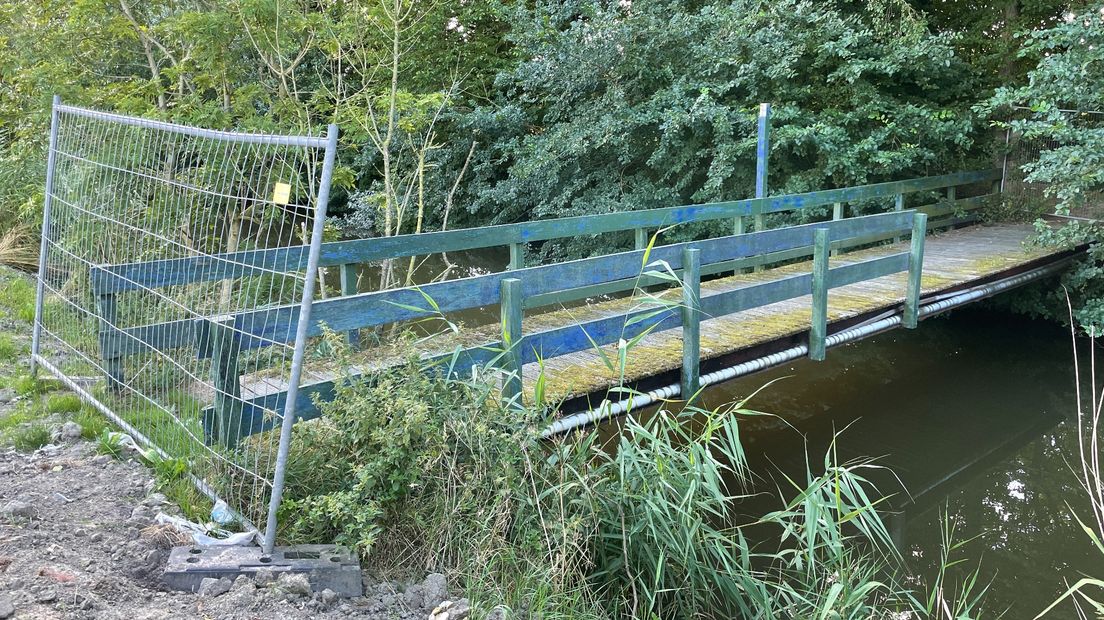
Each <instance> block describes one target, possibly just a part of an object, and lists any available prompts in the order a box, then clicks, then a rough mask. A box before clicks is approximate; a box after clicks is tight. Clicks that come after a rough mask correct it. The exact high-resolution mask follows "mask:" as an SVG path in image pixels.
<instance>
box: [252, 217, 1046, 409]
mask: <svg viewBox="0 0 1104 620" xmlns="http://www.w3.org/2000/svg"><path fill="white" fill-rule="evenodd" d="M1031 235H1032V227H1031V226H1030V225H1013V224H1002V225H985V226H972V227H968V228H961V229H958V230H954V231H950V232H946V233H941V234H936V235H931V236H929V237H928V238H927V241H926V247H925V249H924V269H923V278H922V281H921V293H922V295H925V296H928V295H933V294H938V293H940V292H942V291H946V290H948V289H952V288H955V287H960V286H963V285H968V284H970V283H972V282H975V281H979V280H982V279H986V278H989V277H992V276H996V275H999V274H1001V273H1004V272H1008V271H1011V270H1014V269H1016V268H1017V267H1020V266H1022V265H1025V264H1027V263H1030V262H1033V261H1036V260H1039V259H1043V258H1045V257H1047V256H1048V255H1051V254H1055V253H1057V251H1056V250H1053V249H1047V248H1040V247H1037V246H1032V245H1027V244H1025V241H1027V240H1028V239H1029V238H1030V237H1031ZM909 250H910V248H909V243H908V242H907V241H906V242H904V243H900V244H893V245H885V246H880V247H876V248H871V249H866V250H861V251H856V252H850V253H844V254H840V255H837V256H833V257H832V258H831V261H830V268H831V269H832V270H839V269H840V268H842V267H845V266H847V265H856V264H858V263H862V262H864V261H867V262H869V261H871V260H875V259H884V260H885V261H891V262H893V263H894V264H896V263H897V262H898V261H901V260H907V256H904V257H902V256H901V255H902V253H907V252H909ZM890 257H892V258H890ZM878 262H882V261H878ZM886 264H887V265H889V264H890V263H888V262H887V263H886ZM811 272H812V263H811V261H805V262H800V263H794V264H790V265H786V266H783V267H778V268H774V269H768V270H764V271H759V272H753V273H740V274H736V275H732V276H729V277H725V278H720V279H714V280H708V281H705V282H702V283H701V293H700V294H701V298H702V300H703V302H704V301H705V300H706V299H708V298H709V297H712V296H717V295H720V294H722V293H726V292H731V291H735V290H737V289H741V288H746V287H748V286H749V285H756V284H764V283H773V282H782V281H784V280H791V281H792V280H793V279H794V278H795V277H801V278H809V277H811ZM907 277H908V274H907V272H899V273H894V274H892V275H888V276H884V277H880V278H877V279H873V280H866V281H861V282H858V283H850V284H846V285H844V286H839V287H838V288H833V289H832V290H831V291H829V293H828V312H827V315H828V316H827V321H828V325H829V327H828V331H829V332H831V331H832V327H831V326H832V324H834V323H838V322H840V321H845V320H847V319H850V318H853V317H856V316H860V315H863V314H867V313H871V312H876V311H879V310H887V309H899V308H900V306H901V305H902V303H903V302H904V300H905V295H906V289H907V285H908V282H907ZM662 296H663V298H665V299H671V300H673V301H676V302H677V301H678V300H680V299H681V291H680V290H678V289H670V290H668V291H666V292H664V293H663V294H662ZM654 307H655V306H654V305H653V306H649V305H647V304H646V303H645V302H644V301H643V300H642V299H641V297H640V296H637V297H626V298H620V299H612V300H606V301H602V302H599V303H595V304H591V305H587V306H583V307H575V308H568V309H556V310H552V311H549V312H544V313H540V314H536V313H533V314H527V315H526V316H525V319H524V322H523V333H524V334H525V335H526V336H528V335H531V334H534V333H536V332H541V331H547V330H552V329H557V328H567V327H569V326H571V325H577V324H579V323H589V322H599V321H602V320H603V319H610V318H611V317H616V316H619V315H624V314H626V313H629V312H633V311H634V310H639V311H645V310H647V309H648V308H654ZM706 308H707V307H706ZM706 308H703V312H702V317H701V319H702V321H701V327H700V350H701V357H702V359H703V360H709V359H714V358H717V357H721V356H725V355H729V354H733V353H738V352H739V351H741V350H744V349H749V348H752V347H756V346H760V345H766V344H769V343H772V342H776V341H777V342H781V341H783V340H784V339H786V338H788V337H791V336H794V335H796V334H802V333H806V332H808V331H809V329H810V327H811V325H812V307H811V296H810V295H804V296H802V297H798V298H794V299H789V300H786V301H782V302H776V303H770V304H768V305H764V306H761V307H756V308H752V309H748V310H744V311H741V312H737V313H735V314H730V315H727V316H722V317H711V316H710V314H709V312H708V311H707V309H706ZM675 312H676V313H677V310H676V311H675ZM676 323H677V322H676ZM500 329H501V326H500V325H499V324H498V323H494V324H490V325H483V326H476V327H470V328H464V329H462V330H461V331H460V332H459V333H458V334H451V333H450V334H445V335H443V336H441V337H438V338H434V339H431V340H427V341H425V342H422V343H420V344H419V345H418V347H419V348H420V349H421V350H422V352H423V353H425V354H426V355H432V354H440V353H441V352H447V351H451V350H453V349H456V348H457V347H467V346H472V345H476V344H479V343H482V342H489V341H494V340H497V339H499V338H500V337H501V331H500ZM603 350H604V351H605V358H606V359H612V360H616V359H617V357H618V356H617V345H616V344H611V345H607V346H604V347H603ZM522 354H523V357H524V358H526V359H527V360H531V359H532V357H533V354H532V352H523V353H522ZM490 355H493V354H490ZM682 355H683V346H682V329H681V328H680V327H673V328H670V329H663V330H662V331H655V332H652V333H650V334H648V335H646V336H644V338H643V339H642V340H641V341H640V342H639V343H638V344H637V345H636V346H635V347H634V349H633V350H632V351H631V352H630V353H629V355H628V364H627V366H626V368H625V372H624V376H625V381H626V383H633V382H635V381H638V380H641V379H645V378H648V377H652V376H655V375H658V374H661V373H666V372H671V371H677V370H678V369H679V368H680V367H681V365H682ZM401 359H402V357H401V356H400V355H398V354H397V353H396V351H394V350H388V349H387V348H379V347H376V348H371V349H369V350H367V351H365V352H364V358H363V364H362V365H361V366H359V368H360V369H362V370H367V369H371V368H381V367H385V366H388V365H392V364H395V363H398V362H399V361H401ZM539 372H540V368H539V366H538V364H536V363H534V362H532V361H529V362H528V363H526V364H525V365H524V367H523V371H522V374H523V382H524V387H523V393H524V394H525V396H526V397H527V398H528V397H531V394H532V386H533V384H534V382H535V380H536V378H537V376H538V374H539ZM544 372H545V381H546V386H545V389H546V393H547V395H548V397H549V398H550V399H553V400H558V399H566V398H571V397H576V396H583V395H587V394H593V393H599V392H602V391H604V390H606V389H608V388H610V387H613V386H615V385H617V384H618V381H619V377H618V375H619V370H618V369H616V368H615V369H610V368H609V367H607V365H606V362H605V360H604V359H603V356H602V355H600V354H599V353H598V352H597V351H595V350H593V349H589V348H588V349H587V350H583V351H579V352H575V353H570V354H567V355H563V356H559V357H554V358H549V359H545V360H544ZM334 376H335V373H334V371H333V369H331V368H327V367H324V366H314V367H308V368H307V369H306V371H305V373H304V379H305V381H308V382H310V381H326V380H329V379H332V378H333V377H334ZM285 388H286V386H284V385H282V384H281V382H280V381H278V380H274V379H272V378H271V377H268V378H266V377H264V376H246V377H243V378H242V397H243V398H244V399H252V398H258V397H265V396H266V395H267V398H265V399H264V400H265V406H271V405H278V404H279V403H278V402H277V401H278V400H279V399H280V396H278V395H276V394H273V392H277V391H279V390H282V389H285ZM301 394H303V395H304V398H306V399H308V401H309V395H310V394H311V390H310V389H309V388H307V389H304V390H303V391H302V392H301ZM305 404H308V403H301V406H302V405H305Z"/></svg>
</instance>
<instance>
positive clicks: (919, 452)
mask: <svg viewBox="0 0 1104 620" xmlns="http://www.w3.org/2000/svg"><path fill="white" fill-rule="evenodd" d="M1071 347H1072V345H1071V342H1070V337H1069V333H1068V332H1067V331H1065V330H1063V329H1062V328H1060V327H1057V326H1055V325H1052V324H1049V323H1045V322H1041V321H1032V320H1028V319H1024V318H1022V317H1016V316H1012V315H1009V314H1006V313H1002V312H996V311H987V310H966V311H959V312H957V313H955V314H953V315H951V316H948V317H944V318H937V319H932V320H928V321H924V322H923V323H921V326H920V329H917V330H915V331H904V330H898V331H895V332H890V333H888V334H883V335H881V336H879V337H876V338H872V339H870V340H866V341H863V342H859V343H855V344H852V345H848V346H845V347H840V348H837V349H832V350H830V351H829V353H828V359H827V360H826V361H824V362H820V363H816V362H809V361H800V362H797V363H792V364H787V365H786V366H784V367H781V368H777V369H774V370H771V371H768V372H764V373H760V374H757V375H755V376H752V377H746V378H743V379H740V380H736V381H732V382H728V383H726V384H723V385H719V386H715V387H713V388H711V389H710V390H709V392H708V393H707V394H706V396H705V403H704V404H705V405H706V406H719V405H721V404H723V403H725V402H729V401H732V400H736V399H740V398H743V397H745V396H747V395H748V394H749V393H751V392H753V391H755V390H756V389H758V388H760V387H761V386H763V385H764V384H765V383H766V382H768V381H770V380H771V379H775V378H779V377H786V378H784V379H781V380H779V381H778V382H776V383H774V384H772V385H771V386H769V387H768V388H766V389H765V390H763V391H762V392H760V394H759V395H758V396H756V397H755V399H754V400H753V401H752V403H750V406H751V407H753V408H755V409H758V410H761V411H765V412H770V413H773V414H777V415H778V416H780V417H781V418H782V419H784V420H785V421H786V422H788V423H789V424H790V425H792V426H793V428H788V427H786V425H785V424H782V423H780V422H778V421H775V423H773V424H766V425H764V424H761V423H760V424H758V426H759V428H747V427H745V430H744V431H742V433H743V434H744V442H745V446H746V448H747V450H748V452H749V454H750V458H751V466H752V469H753V471H755V472H756V473H757V474H760V475H761V476H766V477H773V478H776V479H777V478H778V476H777V472H778V471H779V470H781V471H785V472H787V473H789V474H791V475H794V474H797V475H799V476H800V475H803V472H804V471H805V470H804V467H805V462H804V458H805V456H804V455H805V442H807V445H808V453H809V454H810V459H811V460H812V462H813V466H814V468H815V467H817V466H819V467H821V470H820V471H822V470H823V469H822V468H823V460H824V459H823V457H824V454H825V451H826V450H827V449H828V447H829V444H830V443H831V441H832V438H833V436H834V435H836V434H837V433H838V437H839V439H838V447H839V458H840V460H841V461H843V460H846V459H849V458H853V457H877V462H878V463H879V464H881V465H884V466H886V467H887V468H890V469H891V470H892V471H893V472H894V473H895V475H896V478H895V477H893V476H882V477H880V478H878V479H877V483H878V486H879V489H880V490H881V491H882V493H883V494H892V495H893V496H894V497H893V498H892V500H891V502H892V504H893V510H894V512H895V514H893V515H891V516H889V517H888V518H887V524H888V525H889V527H890V529H891V531H892V533H893V535H894V537H895V538H896V539H897V540H898V542H899V545H900V548H901V550H902V553H903V554H904V555H905V556H906V558H907V559H908V561H909V562H910V564H911V566H912V568H913V570H914V571H916V572H917V574H918V575H921V576H931V575H934V572H935V569H936V567H937V566H938V563H939V550H940V539H941V524H942V520H943V518H944V515H946V517H947V518H949V519H950V520H951V521H953V522H954V523H955V524H956V538H958V539H960V540H962V539H967V538H973V537H976V538H975V539H974V540H972V541H971V542H970V543H969V544H967V545H966V546H965V548H964V549H963V551H962V552H961V553H960V555H959V557H962V556H965V557H968V558H970V560H971V561H970V563H969V566H968V568H969V569H970V570H972V569H973V568H974V567H976V566H977V562H978V561H980V563H981V576H982V578H983V580H986V581H987V580H990V579H991V580H992V585H991V587H990V591H989V594H988V596H987V605H986V607H987V608H988V610H989V611H991V612H999V611H1003V610H1008V613H1007V615H1006V617H1008V618H1031V617H1034V616H1035V614H1037V613H1038V612H1039V611H1041V610H1042V609H1044V608H1045V607H1046V606H1047V605H1049V604H1050V602H1052V601H1053V600H1054V599H1055V598H1057V596H1058V595H1059V594H1061V593H1062V592H1063V591H1064V590H1065V588H1066V587H1068V584H1072V583H1073V582H1075V581H1077V579H1079V578H1080V577H1081V576H1082V573H1088V574H1091V575H1094V576H1098V577H1100V576H1104V559H1102V557H1101V555H1100V554H1099V553H1098V552H1096V551H1094V549H1093V548H1092V546H1091V542H1090V541H1089V539H1088V538H1087V536H1086V535H1085V534H1084V532H1082V531H1081V529H1080V527H1079V526H1078V524H1077V522H1076V521H1075V520H1074V519H1073V517H1072V516H1071V514H1070V511H1069V509H1068V508H1067V506H1066V503H1067V502H1068V503H1069V504H1070V505H1071V506H1073V508H1074V509H1075V510H1078V511H1079V512H1080V514H1081V515H1082V517H1083V518H1086V519H1091V512H1090V509H1089V505H1088V503H1087V500H1085V499H1084V497H1085V496H1084V493H1083V491H1082V490H1081V489H1080V487H1079V486H1078V485H1077V481H1076V478H1075V477H1074V474H1073V473H1072V472H1071V470H1070V465H1071V464H1076V463H1077V462H1078V460H1077V458H1078V457H1077V434H1076V432H1077V427H1076V425H1075V424H1074V423H1073V421H1072V418H1071V417H1070V416H1073V415H1074V414H1075V412H1076V404H1075V397H1076V391H1075V389H1074V375H1073V360H1072V352H1071ZM1082 349H1083V351H1082V353H1083V354H1085V355H1087V345H1086V344H1084V343H1082ZM1086 367H1087V366H1086ZM897 478H899V481H898V480H897ZM779 482H780V483H781V480H779ZM783 484H784V483H783ZM764 486H765V487H769V488H773V487H774V483H773V482H769V483H768V484H766V485H764ZM773 501H776V502H777V501H778V500H773ZM776 505H777V504H776ZM1072 613H1073V611H1072V608H1069V609H1066V610H1056V611H1055V613H1054V614H1053V617H1071V614H1072Z"/></svg>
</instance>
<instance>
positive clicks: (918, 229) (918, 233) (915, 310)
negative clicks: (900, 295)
mask: <svg viewBox="0 0 1104 620" xmlns="http://www.w3.org/2000/svg"><path fill="white" fill-rule="evenodd" d="M927 232H928V215H927V214H926V213H917V214H916V215H915V216H913V218H912V244H911V246H910V248H909V270H908V289H907V290H906V292H905V311H904V317H903V318H902V320H901V324H902V325H903V326H904V327H906V328H908V329H913V328H915V327H916V325H917V323H918V322H919V321H920V289H921V286H922V284H923V280H922V278H923V272H924V237H925V235H926V234H927Z"/></svg>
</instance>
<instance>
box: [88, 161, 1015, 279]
mask: <svg viewBox="0 0 1104 620" xmlns="http://www.w3.org/2000/svg"><path fill="white" fill-rule="evenodd" d="M1000 176H1001V171H1000V170H999V169H988V170H974V171H969V172H956V173H952V174H945V175H939V176H932V177H921V178H916V179H907V180H902V181H889V182H885V183H876V184H871V185H860V186H856V187H844V188H838V189H828V190H819V191H814V192H805V193H801V194H785V195H778V196H768V197H765V198H748V199H743V200H732V201H724V202H713V203H706V204H699V205H686V206H678V207H663V208H658V209H646V210H640V211H621V212H617V213H603V214H597V215H582V216H575V217H563V218H556V219H549V220H537V221H533V222H523V223H519V224H500V225H496V226H485V227H482V228H463V229H457V230H449V231H441V232H428V233H417V234H407V235H398V236H395V237H372V238H368V239H355V240H351V241H332V242H327V243H323V244H322V246H321V254H320V256H319V266H320V267H327V266H337V265H350V264H356V263H369V262H373V261H378V260H383V259H387V258H402V257H407V256H419V255H425V254H436V253H439V252H456V251H462V250H473V249H480V248H487V247H499V246H507V245H509V246H515V247H516V246H518V245H519V244H525V243H530V242H535V241H548V240H552V239H560V238H567V237H575V236H579V235H592V234H599V233H609V232H620V231H629V230H641V229H649V228H662V227H665V226H670V225H673V224H684V223H690V222H704V221H714V220H722V219H730V218H736V217H744V216H753V215H762V214H766V213H779V212H783V211H793V210H801V209H809V208H813V207H818V206H825V205H832V204H836V203H847V202H854V201H857V200H869V199H874V198H888V197H893V196H899V195H902V194H906V193H911V192H918V191H927V190H934V189H942V188H953V187H957V186H959V185H966V184H970V183H979V182H984V181H995V180H999V179H1000ZM306 257H307V250H306V247H305V246H293V247H284V248H271V249H263V250H247V251H240V252H231V253H224V254H215V255H210V256H192V257H185V258H171V259H162V260H156V261H146V262H136V263H123V264H119V265H100V266H97V267H93V268H92V270H91V273H90V276H91V281H92V289H93V293H94V294H96V295H102V294H110V293H117V292H122V291H127V290H135V289H140V288H158V287H163V286H171V285H179V284H190V283H194V282H207V281H214V280H224V279H229V278H238V277H243V276H249V275H258V274H259V273H260V272H262V271H264V272H267V271H270V270H271V268H272V266H273V265H278V266H279V268H280V270H281V271H284V272H294V271H302V270H303V269H305V267H306ZM514 266H515V267H517V265H514Z"/></svg>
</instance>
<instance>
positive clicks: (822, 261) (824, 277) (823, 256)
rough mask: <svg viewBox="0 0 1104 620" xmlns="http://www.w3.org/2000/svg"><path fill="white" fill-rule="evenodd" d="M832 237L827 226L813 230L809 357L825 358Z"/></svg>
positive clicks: (817, 359)
mask: <svg viewBox="0 0 1104 620" xmlns="http://www.w3.org/2000/svg"><path fill="white" fill-rule="evenodd" d="M830 250H831V239H830V238H829V236H828V229H827V228H818V229H816V230H815V231H813V321H812V325H810V327H809V359H813V360H816V361H818V362H819V361H820V360H823V359H824V350H825V341H826V340H827V339H828V289H829V287H830V286H831V284H830V282H829V281H828V280H829V278H830V274H829V272H828V252H829V251H830Z"/></svg>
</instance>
